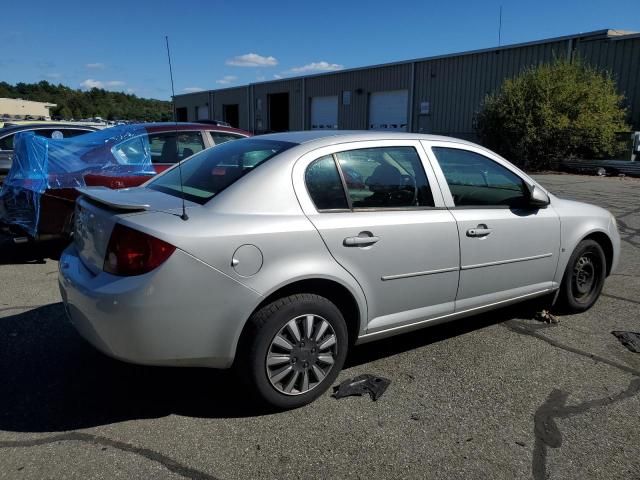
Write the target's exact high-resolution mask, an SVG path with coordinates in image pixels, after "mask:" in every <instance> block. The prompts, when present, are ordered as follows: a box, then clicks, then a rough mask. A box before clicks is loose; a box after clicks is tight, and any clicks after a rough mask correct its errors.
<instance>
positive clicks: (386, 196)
mask: <svg viewBox="0 0 640 480" xmlns="http://www.w3.org/2000/svg"><path fill="white" fill-rule="evenodd" d="M336 159H337V160H338V164H339V165H340V169H341V170H342V175H343V177H344V180H345V184H346V187H347V192H348V194H349V199H350V200H351V206H352V207H353V208H398V207H433V206H434V202H433V195H432V194H431V188H430V187H429V182H428V180H427V176H426V174H425V172H424V168H423V166H422V162H421V160H420V157H419V156H418V152H416V150H415V148H413V147H381V148H365V149H359V150H349V151H345V152H340V153H337V154H336Z"/></svg>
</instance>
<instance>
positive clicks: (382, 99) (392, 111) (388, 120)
mask: <svg viewBox="0 0 640 480" xmlns="http://www.w3.org/2000/svg"><path fill="white" fill-rule="evenodd" d="M408 100H409V92H408V90H393V91H390V92H373V93H371V95H370V97H369V130H395V131H398V132H406V131H407V107H408Z"/></svg>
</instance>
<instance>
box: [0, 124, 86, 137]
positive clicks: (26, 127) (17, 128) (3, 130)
mask: <svg viewBox="0 0 640 480" xmlns="http://www.w3.org/2000/svg"><path fill="white" fill-rule="evenodd" d="M41 128H84V129H86V130H91V131H95V130H98V128H96V127H94V126H92V125H83V124H81V123H80V124H78V123H55V122H43V123H27V124H24V125H12V126H9V127H4V128H1V129H0V134H5V133H10V132H22V131H24V130H37V129H41Z"/></svg>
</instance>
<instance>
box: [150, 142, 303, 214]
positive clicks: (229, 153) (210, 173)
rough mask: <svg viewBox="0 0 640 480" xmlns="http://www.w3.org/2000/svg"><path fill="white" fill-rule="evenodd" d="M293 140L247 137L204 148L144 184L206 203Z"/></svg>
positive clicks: (286, 147)
mask: <svg viewBox="0 0 640 480" xmlns="http://www.w3.org/2000/svg"><path fill="white" fill-rule="evenodd" d="M295 145H296V144H295V143H290V142H276V141H273V140H260V139H258V138H248V139H244V140H237V141H235V142H227V143H223V144H222V145H218V146H217V147H213V148H210V149H208V150H203V151H202V152H200V153H198V154H196V155H194V156H193V157H191V158H189V159H188V160H186V161H184V162H183V163H182V166H181V169H182V188H181V186H180V169H179V168H177V167H174V168H172V169H171V170H169V171H168V172H167V173H165V174H164V175H161V176H159V177H158V178H157V179H155V180H153V181H152V182H151V183H149V184H148V185H147V187H148V188H151V189H153V190H158V191H159V192H163V193H167V194H169V195H173V196H175V197H180V196H182V190H184V197H185V198H186V199H187V200H191V201H192V202H196V203H199V204H201V205H203V204H205V203H206V202H208V201H209V200H211V199H212V198H213V197H214V196H215V195H217V194H218V193H220V192H221V191H222V190H224V189H225V188H227V187H228V186H229V185H231V184H232V183H233V182H235V181H236V180H238V179H239V178H241V177H243V176H244V175H246V174H247V173H249V172H250V171H251V170H253V169H254V168H256V167H258V166H260V165H262V164H263V163H264V162H266V161H267V160H269V159H270V158H272V157H274V156H276V155H278V154H279V153H281V152H284V151H285V150H288V149H290V148H291V147H294V146H295Z"/></svg>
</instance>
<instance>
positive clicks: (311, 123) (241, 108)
mask: <svg viewBox="0 0 640 480" xmlns="http://www.w3.org/2000/svg"><path fill="white" fill-rule="evenodd" d="M425 42H428V37H425ZM398 51H401V47H399V48H398ZM559 57H564V58H570V59H574V58H580V59H582V61H584V62H585V63H587V64H589V65H592V66H594V67H596V68H599V69H603V70H608V71H609V72H611V73H612V75H613V78H614V79H615V81H616V82H617V86H618V90H619V91H620V93H623V94H624V95H625V96H626V99H627V106H628V109H629V113H630V118H629V120H630V122H631V124H632V125H633V127H634V129H636V130H640V34H638V33H630V32H625V31H620V30H599V31H595V32H589V33H581V34H576V35H568V36H565V37H558V38H551V39H546V40H539V41H535V42H529V43H522V44H517V45H504V46H501V47H496V48H489V49H484V50H474V51H469V52H463V53H454V54H449V55H440V56H436V57H429V58H420V59H415V60H407V61H402V62H396V63H389V64H384V65H375V66H370V67H362V68H353V69H348V70H340V71H337V72H330V73H322V74H318V75H309V76H304V77H291V78H283V79H278V80H273V81H268V82H260V83H252V84H250V85H245V86H241V87H233V88H225V89H219V90H209V91H203V92H196V93H190V94H184V95H176V97H175V104H176V113H177V117H178V120H179V121H194V120H202V119H211V120H223V121H226V122H229V123H230V124H231V125H232V126H234V127H239V128H242V129H245V130H249V131H252V132H256V133H262V132H269V131H282V130H312V129H334V128H339V129H357V130H382V131H410V132H420V133H433V134H441V135H450V136H454V137H459V138H466V139H471V140H474V139H475V129H474V126H475V118H476V114H477V112H478V111H479V109H480V107H481V103H482V100H483V99H484V97H485V95H486V94H488V93H490V92H493V91H495V90H496V89H497V88H499V87H500V85H501V84H502V82H503V81H504V80H505V79H506V78H509V77H513V76H516V75H518V74H519V73H520V72H522V71H523V70H524V69H525V68H528V67H531V66H535V65H539V64H541V63H548V62H551V61H553V59H554V58H559Z"/></svg>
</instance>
